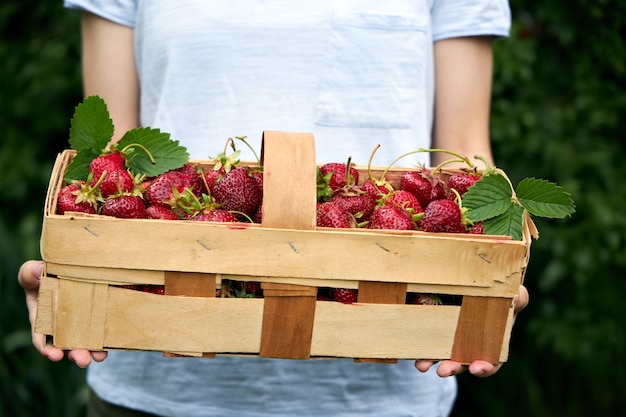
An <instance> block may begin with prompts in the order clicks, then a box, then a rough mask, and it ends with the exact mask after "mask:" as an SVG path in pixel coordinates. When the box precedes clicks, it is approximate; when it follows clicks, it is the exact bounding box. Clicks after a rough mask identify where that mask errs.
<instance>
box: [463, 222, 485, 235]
mask: <svg viewBox="0 0 626 417" xmlns="http://www.w3.org/2000/svg"><path fill="white" fill-rule="evenodd" d="M467 233H469V234H472V235H484V234H485V229H484V227H483V222H476V223H474V225H473V226H472V227H470V229H469V230H468V231H467Z"/></svg>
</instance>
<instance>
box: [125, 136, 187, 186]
mask: <svg viewBox="0 0 626 417" xmlns="http://www.w3.org/2000/svg"><path fill="white" fill-rule="evenodd" d="M115 148H117V149H119V150H121V151H122V152H124V153H125V154H126V155H127V157H128V165H129V167H130V168H131V170H132V171H133V172H134V173H135V174H144V175H146V176H148V177H156V176H157V175H160V174H162V173H164V172H167V171H170V170H174V169H178V168H180V167H182V166H183V165H185V163H187V162H188V161H189V152H187V148H185V147H184V146H182V145H180V144H179V142H178V141H175V140H172V139H170V135H169V133H165V132H161V131H160V130H159V129H154V128H150V127H138V128H135V129H131V130H129V131H127V132H126V133H125V134H124V136H123V137H122V139H120V141H119V142H118V143H117V144H116V145H115Z"/></svg>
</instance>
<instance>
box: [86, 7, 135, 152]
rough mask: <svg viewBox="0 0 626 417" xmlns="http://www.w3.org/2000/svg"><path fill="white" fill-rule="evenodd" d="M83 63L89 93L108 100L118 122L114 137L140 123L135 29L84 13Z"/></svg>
mask: <svg viewBox="0 0 626 417" xmlns="http://www.w3.org/2000/svg"><path fill="white" fill-rule="evenodd" d="M82 54H83V56H82V65H83V85H84V93H85V95H86V96H91V95H99V96H100V97H102V98H103V99H104V101H105V102H106V103H107V107H108V110H109V113H110V115H111V119H112V120H113V123H114V125H115V134H114V137H113V140H114V141H117V140H119V139H120V138H121V136H122V135H123V134H124V133H125V132H126V131H127V130H129V129H132V128H135V127H137V126H139V82H138V80H137V69H136V66H135V56H134V47H133V29H132V28H130V27H127V26H122V25H118V24H116V23H113V22H111V21H108V20H105V19H103V18H101V17H98V16H95V15H93V14H90V13H86V12H85V13H83V15H82Z"/></svg>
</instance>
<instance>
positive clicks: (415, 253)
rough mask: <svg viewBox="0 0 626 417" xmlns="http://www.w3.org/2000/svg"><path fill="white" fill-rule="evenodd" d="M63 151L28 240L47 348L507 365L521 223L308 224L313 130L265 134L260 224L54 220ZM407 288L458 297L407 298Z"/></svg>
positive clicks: (523, 250) (527, 233)
mask: <svg viewBox="0 0 626 417" xmlns="http://www.w3.org/2000/svg"><path fill="white" fill-rule="evenodd" d="M73 154H74V153H73V152H72V151H64V152H63V153H61V154H60V155H59V157H58V158H57V161H56V163H55V167H54V170H53V173H52V176H51V180H50V185H49V189H48V195H47V199H46V205H45V217H44V222H43V230H42V238H41V251H42V257H43V259H44V261H45V262H46V268H45V272H44V276H43V277H42V280H41V287H40V293H39V308H38V315H37V320H36V331H37V332H38V333H42V334H45V335H48V336H51V337H50V338H49V339H50V341H51V343H53V344H54V345H55V346H57V347H60V348H63V349H70V348H87V349H91V350H150V351H163V352H170V353H172V352H174V353H176V354H183V355H189V356H213V355H214V354H236V355H256V356H262V357H273V358H285V359H314V358H342V357H343V358H345V357H347V358H355V359H358V360H376V361H381V362H386V361H390V362H393V360H395V359H434V360H440V359H453V360H456V361H458V362H461V363H466V364H467V363H470V362H472V361H473V360H476V359H483V360H487V361H489V362H492V363H497V362H504V361H506V360H507V356H508V347H509V338H510V332H511V327H512V324H513V298H514V297H515V296H516V295H517V293H518V288H519V285H520V283H521V282H522V281H523V277H524V273H525V270H526V266H527V263H528V259H529V255H530V243H531V234H532V233H533V231H534V229H533V225H532V222H531V221H530V220H529V219H526V220H525V223H524V237H523V240H522V241H512V240H511V239H508V238H506V237H498V236H480V235H461V234H433V233H424V232H419V231H414V232H408V231H407V232H401V231H398V232H395V231H377V230H367V229H327V228H316V227H315V210H316V207H315V198H316V175H315V143H314V139H313V136H312V135H311V134H307V133H286V132H274V131H266V132H264V137H263V147H262V159H263V166H264V196H263V223H262V224H261V225H256V224H241V223H231V224H220V223H205V222H186V221H163V220H125V219H116V218H110V217H105V216H98V215H79V214H65V215H59V214H56V196H57V194H58V191H59V189H60V188H61V186H62V185H63V175H64V173H65V170H66V169H67V166H68V164H69V162H70V161H71V158H72V157H73ZM192 162H199V163H202V164H207V161H192ZM360 168H361V170H362V171H363V167H360ZM406 170H407V169H406V168H402V169H392V170H391V171H390V172H389V173H388V175H387V178H389V179H394V176H395V178H396V179H397V178H398V177H399V175H401V174H400V173H401V172H404V171H406ZM380 172H381V168H376V170H375V173H380ZM225 279H229V280H243V281H260V282H262V286H263V294H264V296H263V298H216V296H215V295H216V288H218V286H219V285H220V283H221V282H222V281H223V280H225ZM129 284H148V285H150V284H154V285H164V286H165V295H157V294H150V293H146V292H139V291H133V290H130V289H126V288H121V287H120V285H129ZM319 287H331V288H338V287H343V288H358V290H359V295H358V302H357V303H354V304H342V303H338V302H333V301H317V299H316V296H317V291H318V288H319ZM407 292H421V293H435V294H442V295H451V296H458V297H459V298H461V299H462V302H461V303H460V305H434V306H429V305H408V304H405V303H404V302H405V297H406V293H407Z"/></svg>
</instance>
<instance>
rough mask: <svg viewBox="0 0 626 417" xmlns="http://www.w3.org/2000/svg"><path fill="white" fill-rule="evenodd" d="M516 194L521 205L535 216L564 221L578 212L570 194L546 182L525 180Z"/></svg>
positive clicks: (518, 187)
mask: <svg viewBox="0 0 626 417" xmlns="http://www.w3.org/2000/svg"><path fill="white" fill-rule="evenodd" d="M516 194H517V199H518V201H519V202H520V204H521V205H522V206H523V207H524V208H525V209H526V210H528V212H529V213H530V214H532V215H534V216H539V217H546V218H551V219H555V218H558V219H562V218H564V217H566V216H570V215H572V213H574V211H576V210H575V207H574V202H573V201H572V199H571V197H570V194H569V193H567V192H565V191H564V190H563V188H561V187H560V186H558V185H557V184H554V183H552V182H548V181H546V180H542V179H536V178H525V179H523V180H522V181H521V182H520V183H519V184H518V185H517V189H516Z"/></svg>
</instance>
